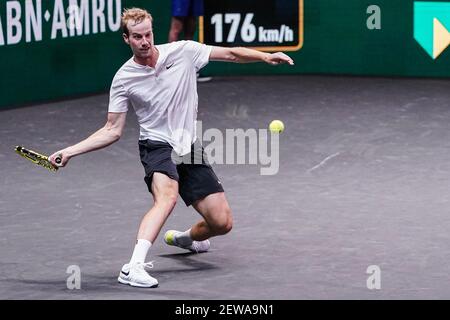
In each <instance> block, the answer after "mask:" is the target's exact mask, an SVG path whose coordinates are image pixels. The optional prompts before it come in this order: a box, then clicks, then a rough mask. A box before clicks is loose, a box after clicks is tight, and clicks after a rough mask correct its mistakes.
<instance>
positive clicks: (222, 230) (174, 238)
mask: <svg viewBox="0 0 450 320" xmlns="http://www.w3.org/2000/svg"><path fill="white" fill-rule="evenodd" d="M193 207H194V208H195V209H196V210H197V211H198V212H199V213H200V214H201V215H202V217H203V220H201V221H199V222H198V223H197V224H195V225H194V226H193V227H192V228H191V229H189V230H186V231H184V232H179V231H175V230H169V231H167V232H166V234H165V236H164V240H165V241H166V243H167V244H169V245H175V246H179V247H182V248H185V249H189V250H191V251H193V252H205V251H208V249H209V246H210V244H209V240H208V239H209V238H211V237H214V236H219V235H224V234H226V233H228V232H230V231H231V228H232V226H233V217H232V214H231V209H230V206H229V204H228V201H227V199H226V197H225V193H224V192H218V193H214V194H210V195H208V196H207V197H205V198H203V199H201V200H198V201H196V202H195V203H194V204H193Z"/></svg>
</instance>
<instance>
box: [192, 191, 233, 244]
mask: <svg viewBox="0 0 450 320" xmlns="http://www.w3.org/2000/svg"><path fill="white" fill-rule="evenodd" d="M193 207H194V208H195V210H197V211H198V213H200V214H201V215H202V217H203V219H204V220H201V221H200V222H198V223H197V224H195V225H194V226H193V227H192V228H191V237H192V239H193V240H196V241H202V240H206V239H209V238H211V237H214V236H220V235H224V234H226V233H228V232H230V231H231V228H232V227H233V217H232V214H231V208H230V206H229V204H228V201H227V199H226V197H225V193H224V192H218V193H213V194H210V195H208V196H207V197H205V198H203V199H201V200H198V201H196V202H195V203H194V204H193Z"/></svg>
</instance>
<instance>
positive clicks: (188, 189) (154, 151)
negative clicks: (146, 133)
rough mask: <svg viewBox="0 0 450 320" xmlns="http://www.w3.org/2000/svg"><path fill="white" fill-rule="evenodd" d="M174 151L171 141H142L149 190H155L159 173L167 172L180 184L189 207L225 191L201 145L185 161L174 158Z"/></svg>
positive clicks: (143, 162)
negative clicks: (156, 176) (153, 182)
mask: <svg viewBox="0 0 450 320" xmlns="http://www.w3.org/2000/svg"><path fill="white" fill-rule="evenodd" d="M172 151H173V148H172V146H171V145H170V144H168V143H167V142H162V141H155V140H139V154H140V156H141V163H142V165H143V166H144V169H145V178H144V180H145V183H146V184H147V187H148V191H150V192H151V191H152V189H151V188H152V177H153V173H155V172H160V173H164V174H165V175H167V176H168V177H169V178H171V179H173V180H176V181H178V192H179V193H180V196H181V198H182V199H183V201H184V203H186V206H190V205H191V204H192V203H194V202H195V201H197V200H200V199H203V198H204V197H206V196H207V195H210V194H212V193H217V192H223V191H224V190H223V187H222V184H221V182H220V180H219V179H218V178H217V176H216V174H215V173H214V171H213V169H212V167H211V165H210V164H209V163H208V160H207V158H206V154H205V153H204V150H203V147H202V146H201V144H200V143H199V142H197V141H196V142H195V143H194V144H192V146H191V153H189V154H187V155H185V156H183V157H182V158H180V157H174V158H172ZM174 154H175V153H174Z"/></svg>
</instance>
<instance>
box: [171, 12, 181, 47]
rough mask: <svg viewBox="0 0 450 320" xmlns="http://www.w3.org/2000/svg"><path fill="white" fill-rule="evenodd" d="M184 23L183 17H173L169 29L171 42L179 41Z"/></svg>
mask: <svg viewBox="0 0 450 320" xmlns="http://www.w3.org/2000/svg"><path fill="white" fill-rule="evenodd" d="M183 23H184V21H183V18H182V17H172V21H171V23H170V31H169V42H173V41H178V39H179V38H180V34H181V32H182V31H183Z"/></svg>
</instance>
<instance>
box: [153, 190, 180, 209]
mask: <svg viewBox="0 0 450 320" xmlns="http://www.w3.org/2000/svg"><path fill="white" fill-rule="evenodd" d="M177 198H178V193H176V192H175V191H166V192H164V193H162V194H160V195H159V196H158V197H157V198H156V201H155V204H156V205H158V206H160V207H163V208H165V209H169V210H171V209H173V207H175V205H176V204H177Z"/></svg>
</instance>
